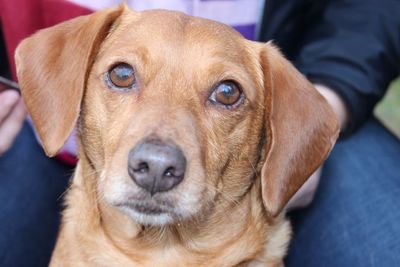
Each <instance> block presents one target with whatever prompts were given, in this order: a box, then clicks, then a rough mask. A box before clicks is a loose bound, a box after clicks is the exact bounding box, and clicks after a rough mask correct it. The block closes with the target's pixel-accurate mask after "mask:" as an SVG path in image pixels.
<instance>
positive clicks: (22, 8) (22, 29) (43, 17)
mask: <svg viewBox="0 0 400 267" xmlns="http://www.w3.org/2000/svg"><path fill="white" fill-rule="evenodd" d="M91 12H92V11H91V10H89V9H87V8H84V7H81V6H78V5H75V4H73V3H70V2H68V1H65V0H0V22H1V27H2V29H3V34H4V39H5V45H6V47H7V54H8V59H9V63H10V68H11V72H12V74H13V78H14V79H15V80H16V74H15V61H14V52H15V48H16V47H17V45H18V44H19V42H20V41H21V40H22V39H24V38H26V37H28V36H29V35H31V34H33V33H34V32H36V31H37V30H39V29H42V28H46V27H50V26H52V25H55V24H57V23H60V22H62V21H65V20H68V19H71V18H74V17H77V16H81V15H87V14H90V13H91Z"/></svg>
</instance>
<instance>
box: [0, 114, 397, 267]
mask: <svg viewBox="0 0 400 267" xmlns="http://www.w3.org/2000/svg"><path fill="white" fill-rule="evenodd" d="M71 174H72V170H71V169H69V168H67V167H65V166H63V165H62V164H60V163H59V162H57V160H54V159H48V158H46V156H45V155H44V154H43V152H42V150H41V149H40V147H39V146H38V145H37V144H36V141H35V140H34V139H33V135H32V131H31V130H30V129H29V127H28V126H25V127H24V129H23V131H22V133H21V134H20V135H19V137H18V139H17V141H16V143H15V145H14V147H13V148H12V149H11V150H10V151H9V152H7V153H6V154H5V155H4V156H3V157H1V158H0V266H46V265H47V263H48V261H49V258H50V255H51V250H52V248H53V246H54V242H55V238H56V233H57V229H58V225H59V217H60V202H61V198H62V193H63V192H64V190H65V188H66V186H67V183H68V177H69V176H70V175H71ZM399 196H400V142H399V140H398V139H396V138H395V137H394V136H393V135H392V134H390V133H389V132H388V131H387V130H386V129H385V128H384V127H383V126H382V125H381V124H380V123H379V122H378V121H376V120H375V119H371V120H370V121H368V122H367V123H366V124H365V125H364V126H363V127H362V128H361V129H360V130H359V131H358V132H357V133H355V134H354V135H352V136H351V137H350V138H347V139H344V140H341V141H340V142H339V143H338V144H337V145H336V147H335V149H334V150H333V152H332V154H331V156H330V157H329V159H328V160H327V162H326V163H325V165H324V169H323V174H322V178H321V183H320V186H319V189H318V192H317V195H316V197H315V199H314V201H313V204H312V205H311V206H310V207H309V208H307V209H303V210H298V211H295V212H292V213H291V214H289V215H288V216H289V217H290V218H291V220H292V223H293V226H294V237H293V240H292V242H291V245H290V249H289V254H288V257H287V258H286V266H289V267H293V266H294V267H298V266H305V267H313V266H315V267H324V266H326V267H328V266H332V267H346V266H350V267H358V266H360V267H368V266H380V267H393V266H400V204H399V203H400V201H399ZM71 260H73V259H71Z"/></svg>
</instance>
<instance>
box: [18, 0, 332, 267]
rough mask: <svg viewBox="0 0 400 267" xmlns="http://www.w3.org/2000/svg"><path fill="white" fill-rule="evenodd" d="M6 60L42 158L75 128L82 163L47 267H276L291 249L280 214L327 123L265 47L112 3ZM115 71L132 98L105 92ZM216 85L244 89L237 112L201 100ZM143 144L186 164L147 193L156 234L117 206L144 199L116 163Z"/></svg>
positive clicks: (312, 162) (315, 97) (324, 137)
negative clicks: (161, 213)
mask: <svg viewBox="0 0 400 267" xmlns="http://www.w3.org/2000/svg"><path fill="white" fill-rule="evenodd" d="M16 60H17V69H18V77H19V82H20V84H21V87H22V94H23V97H24V99H25V102H26V105H27V108H28V110H29V112H30V114H31V116H32V119H33V121H34V124H35V127H36V129H37V131H38V133H39V135H40V138H41V140H42V142H43V146H44V149H45V151H46V153H47V154H48V155H50V156H53V155H55V154H56V153H57V151H58V150H59V149H60V148H61V147H62V145H63V144H64V142H65V140H66V139H67V137H68V135H69V134H70V133H71V131H72V129H73V127H74V126H75V125H76V123H77V122H78V130H79V140H80V142H81V147H80V151H79V159H80V160H79V163H78V166H77V168H76V171H75V175H74V179H73V182H72V184H71V187H70V189H69V191H68V193H67V196H66V209H65V211H64V213H63V223H62V227H61V231H60V234H59V238H58V241H57V245H56V248H55V251H54V254H53V257H52V261H51V265H52V266H280V265H281V264H282V259H283V257H284V255H285V253H286V249H287V245H288V242H289V239H290V225H289V223H288V222H287V221H286V220H285V219H284V214H283V213H284V212H282V210H283V208H284V206H285V204H286V203H287V201H288V200H289V199H290V197H291V196H292V195H293V194H294V193H295V192H296V191H297V190H298V189H299V188H300V186H301V185H302V184H303V183H304V182H305V180H306V179H307V178H308V176H309V175H310V174H311V173H312V172H313V171H314V170H315V169H316V168H317V167H318V166H319V165H320V164H321V163H322V162H323V160H324V159H325V158H326V157H327V155H328V153H329V151H330V149H331V148H332V146H333V143H334V141H335V139H336V137H337V134H338V123H337V121H336V119H335V115H334V114H333V112H332V111H331V110H330V108H329V106H328V104H327V103H326V102H325V100H324V99H323V97H322V96H320V95H319V94H318V93H317V92H316V90H315V89H314V88H313V87H312V85H311V84H309V83H308V82H307V80H306V79H305V78H304V77H302V76H301V74H299V73H298V71H297V70H296V69H295V68H294V67H293V66H292V65H291V64H290V63H289V62H288V61H287V60H285V59H284V58H283V57H282V56H281V54H280V53H279V51H278V50H277V49H276V48H275V47H274V46H273V45H272V44H270V43H269V44H261V43H256V42H251V41H247V40H245V39H244V38H243V37H241V36H240V35H239V34H238V33H236V32H235V31H234V30H232V29H230V28H229V27H227V26H225V25H222V24H219V23H216V22H212V21H209V20H204V19H199V18H193V17H189V16H186V15H183V14H181V13H176V12H169V11H148V12H143V13H137V12H134V11H131V10H129V9H128V8H126V7H124V6H122V7H119V8H116V9H109V10H104V11H101V12H97V13H95V14H93V15H89V16H85V17H80V18H77V19H74V20H71V21H68V22H65V23H62V24H59V25H57V26H55V27H52V28H49V29H45V30H42V31H40V32H38V33H37V34H35V35H33V36H32V37H30V38H28V39H26V40H25V41H23V42H22V43H21V45H20V46H19V47H18V49H17V53H16ZM117 62H127V63H129V64H131V65H132V66H134V68H135V73H136V79H137V86H136V89H135V90H133V91H129V92H117V91H115V90H110V88H108V87H107V85H106V83H105V82H104V79H103V75H104V73H106V72H107V70H108V69H109V68H110V67H111V66H112V65H113V64H115V63H117ZM225 79H235V80H236V81H238V82H239V83H240V84H241V85H242V87H243V92H244V94H245V97H246V99H245V101H244V103H243V104H242V105H241V106H239V107H237V108H236V109H232V110H228V109H224V108H222V107H218V106H215V105H213V104H211V103H209V102H208V101H207V99H208V96H209V94H210V92H211V89H212V88H213V86H214V85H215V84H216V83H218V82H219V81H221V80H225ZM149 135H152V136H157V137H158V138H160V139H162V140H174V142H175V143H176V144H178V145H179V147H180V148H181V149H182V151H184V154H185V156H186V158H187V160H188V166H187V171H186V175H185V178H184V180H183V181H182V183H181V184H179V186H177V187H176V188H174V189H173V190H171V191H168V192H165V193H162V194H159V195H160V196H157V194H156V195H155V196H154V202H156V203H161V202H162V203H166V205H167V204H168V205H170V206H172V207H173V209H174V211H176V213H174V215H173V221H172V222H169V223H165V224H161V225H151V224H150V225H149V224H141V223H139V222H137V221H135V220H134V219H132V217H131V216H130V215H129V213H126V212H123V211H122V210H121V209H119V208H118V207H119V206H120V205H121V203H122V202H123V201H127V199H129V200H130V199H133V200H132V201H136V200H137V199H141V198H144V196H143V194H144V193H143V192H142V191H140V189H139V188H138V187H137V186H136V185H135V184H134V183H133V182H132V180H131V179H130V177H129V175H128V172H127V156H128V153H129V150H130V149H132V148H133V147H134V146H135V144H136V143H138V142H139V141H140V140H142V139H143V138H145V137H147V136H149ZM121 201H122V202H121ZM151 201H153V200H151ZM122 204H123V203H122Z"/></svg>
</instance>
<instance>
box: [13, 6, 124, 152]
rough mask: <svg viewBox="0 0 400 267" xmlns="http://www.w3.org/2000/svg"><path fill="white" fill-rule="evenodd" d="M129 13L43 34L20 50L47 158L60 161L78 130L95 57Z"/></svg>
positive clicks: (107, 14)
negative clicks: (63, 149) (119, 20)
mask: <svg viewBox="0 0 400 267" xmlns="http://www.w3.org/2000/svg"><path fill="white" fill-rule="evenodd" d="M124 9H125V7H124V6H121V7H119V8H115V9H107V10H104V11H101V12H97V13H94V14H92V15H88V16H82V17H78V18H75V19H73V20H70V21H67V22H64V23H61V24H58V25H56V26H53V27H51V28H47V29H44V30H41V31H39V32H37V33H35V34H34V35H32V36H31V37H29V38H27V39H25V40H23V41H22V42H21V43H20V44H19V46H18V47H17V50H16V53H15V60H16V65H17V76H18V81H19V84H20V86H21V91H22V96H23V98H24V101H25V104H26V107H27V109H28V111H29V113H30V115H31V117H32V120H33V124H34V126H35V128H36V130H37V132H38V134H39V137H40V139H41V141H42V143H43V147H44V150H45V152H46V154H47V155H49V156H54V155H55V154H56V153H57V152H58V151H59V150H60V149H61V147H62V146H63V145H64V143H65V141H66V140H67V138H68V136H69V135H70V133H71V131H72V130H73V128H74V126H75V124H76V121H77V119H78V116H79V113H80V105H81V100H82V96H83V94H84V88H85V86H86V84H85V83H86V78H87V75H88V73H89V71H90V68H91V66H92V64H93V60H94V57H95V55H96V53H97V51H98V49H99V47H100V44H101V42H102V41H103V40H104V39H105V38H106V36H107V34H108V32H109V30H110V29H111V27H112V25H113V23H114V22H115V20H116V19H117V18H118V17H119V16H120V14H121V13H122V12H123V10H124Z"/></svg>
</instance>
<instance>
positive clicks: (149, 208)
mask: <svg viewBox="0 0 400 267" xmlns="http://www.w3.org/2000/svg"><path fill="white" fill-rule="evenodd" d="M114 206H116V207H117V208H118V209H120V210H121V211H122V212H124V213H126V214H127V215H129V216H130V217H131V218H132V219H133V220H135V221H136V222H138V223H140V224H144V225H158V226H160V225H167V224H170V223H173V222H174V221H175V220H176V218H178V217H179V215H178V214H177V213H176V212H175V208H174V206H172V205H170V204H169V203H164V202H163V203H159V202H158V201H155V200H154V199H152V200H143V199H141V200H137V199H135V200H132V199H131V200H129V201H127V202H123V203H118V204H114Z"/></svg>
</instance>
